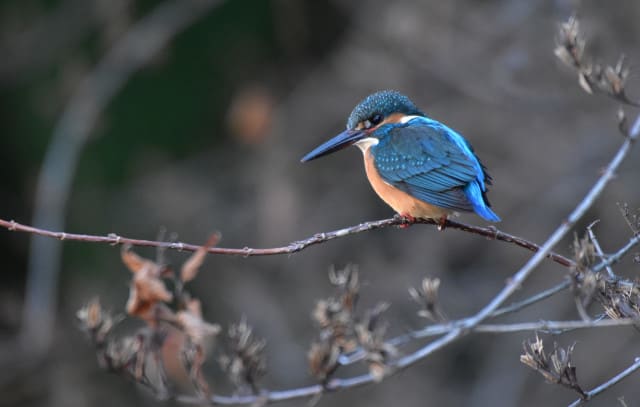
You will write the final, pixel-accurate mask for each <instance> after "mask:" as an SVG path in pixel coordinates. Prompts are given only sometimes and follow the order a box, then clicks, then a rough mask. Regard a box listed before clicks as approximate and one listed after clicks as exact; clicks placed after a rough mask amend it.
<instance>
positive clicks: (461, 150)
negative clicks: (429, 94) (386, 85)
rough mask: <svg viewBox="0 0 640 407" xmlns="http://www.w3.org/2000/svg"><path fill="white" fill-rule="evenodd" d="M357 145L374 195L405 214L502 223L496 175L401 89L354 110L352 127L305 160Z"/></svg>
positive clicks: (371, 98)
mask: <svg viewBox="0 0 640 407" xmlns="http://www.w3.org/2000/svg"><path fill="white" fill-rule="evenodd" d="M352 144H355V145H356V146H358V147H359V148H360V150H362V153H363V155H364V163H365V170H366V173H367V178H368V179H369V182H370V183H371V186H372V187H373V189H374V191H375V192H376V193H377V194H378V196H380V198H382V200H383V201H384V202H386V203H387V204H388V205H389V206H391V207H392V208H393V209H394V210H395V211H396V212H397V213H398V214H400V216H402V217H404V218H406V219H407V220H409V221H414V220H415V218H426V219H436V220H439V221H440V226H441V227H442V226H444V223H445V222H446V219H447V216H448V215H450V214H452V213H456V212H458V211H462V212H475V213H476V214H478V215H479V216H481V217H482V218H484V219H486V220H488V221H491V222H499V221H500V218H499V217H498V215H496V214H495V213H494V212H493V211H492V210H491V208H490V204H489V201H488V200H487V186H488V185H491V176H489V174H487V171H486V168H485V167H484V166H483V165H482V163H481V162H480V160H479V159H478V157H477V156H476V155H475V154H474V152H473V148H471V145H470V144H469V142H468V141H467V140H465V139H464V137H462V136H461V135H460V134H458V133H457V132H456V131H454V130H452V129H450V128H449V127H447V126H445V125H444V124H442V123H440V122H438V121H435V120H432V119H430V118H428V117H427V116H426V115H425V114H424V113H423V112H422V111H421V110H419V109H418V108H417V107H416V105H415V104H413V102H412V101H411V100H409V98H407V97H406V96H404V95H402V94H401V93H399V92H396V91H389V90H385V91H380V92H376V93H373V94H371V95H369V96H367V97H366V98H365V99H364V100H362V101H361V102H360V103H359V104H358V105H357V106H356V107H355V108H354V109H353V111H352V112H351V115H349V119H348V121H347V129H346V130H345V131H343V132H342V133H340V134H338V135H337V136H335V137H334V138H332V139H331V140H329V141H327V142H326V143H324V144H322V145H320V146H319V147H317V148H316V149H314V150H313V151H311V152H310V153H309V154H307V155H305V156H304V157H303V158H302V160H301V161H302V162H307V161H311V160H314V159H316V158H319V157H322V156H324V155H327V154H330V153H333V152H335V151H338V150H341V149H342V148H345V147H347V146H350V145H352Z"/></svg>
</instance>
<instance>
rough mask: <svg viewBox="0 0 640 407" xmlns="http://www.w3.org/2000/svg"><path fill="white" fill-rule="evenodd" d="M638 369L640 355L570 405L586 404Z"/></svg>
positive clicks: (639, 367) (576, 406) (572, 406)
mask: <svg viewBox="0 0 640 407" xmlns="http://www.w3.org/2000/svg"><path fill="white" fill-rule="evenodd" d="M638 369H640V357H639V358H636V359H635V360H634V362H633V364H632V365H631V366H629V367H628V368H626V369H625V370H623V371H622V372H620V373H618V374H617V375H615V376H613V377H612V378H611V379H609V380H607V381H606V382H604V383H602V384H601V385H600V386H598V387H595V388H593V389H592V390H590V391H588V392H586V393H585V397H584V398H579V399H577V400H576V401H574V402H573V403H571V404H569V407H578V406H582V405H585V404H586V403H587V402H589V401H590V400H592V399H593V398H594V397H595V396H597V395H598V394H600V393H602V392H603V391H605V390H607V389H608V388H610V387H612V386H613V385H615V384H617V383H618V382H620V381H622V380H623V379H625V378H626V377H627V376H629V375H631V374H632V373H633V372H635V371H636V370H638Z"/></svg>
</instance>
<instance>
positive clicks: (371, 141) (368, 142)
mask: <svg viewBox="0 0 640 407" xmlns="http://www.w3.org/2000/svg"><path fill="white" fill-rule="evenodd" d="M379 142H380V140H378V139H377V138H375V137H367V138H363V139H362V140H358V141H357V142H355V143H354V144H355V145H356V146H358V148H359V149H360V151H362V153H363V154H364V153H366V152H367V150H368V149H369V148H370V147H371V146H375V145H376V144H378V143H379Z"/></svg>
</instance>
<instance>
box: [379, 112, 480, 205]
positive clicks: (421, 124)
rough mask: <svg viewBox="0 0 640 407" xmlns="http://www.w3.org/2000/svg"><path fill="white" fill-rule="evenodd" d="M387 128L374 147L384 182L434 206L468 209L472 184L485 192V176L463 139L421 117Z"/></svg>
mask: <svg viewBox="0 0 640 407" xmlns="http://www.w3.org/2000/svg"><path fill="white" fill-rule="evenodd" d="M388 126H389V127H388V128H386V129H380V130H381V131H383V132H384V136H382V137H380V141H379V143H378V145H376V146H374V147H373V148H374V149H375V150H374V157H375V160H374V162H375V166H376V169H377V170H378V172H379V173H380V176H381V177H382V179H383V180H384V181H385V182H387V183H388V184H391V185H392V186H394V187H396V188H398V189H400V190H402V191H404V192H407V193H408V194H410V195H412V196H414V197H416V198H418V199H420V200H423V201H425V202H428V203H430V204H433V205H437V206H440V207H444V208H448V209H452V210H463V211H471V210H473V206H472V204H471V202H470V201H469V197H468V196H467V195H466V194H465V191H464V188H465V187H466V186H467V185H469V184H470V183H472V182H477V183H478V185H479V186H480V189H481V191H485V185H484V183H485V173H484V169H483V167H482V165H481V164H480V162H479V161H478V159H477V158H476V156H475V155H474V154H473V150H471V147H470V146H469V144H468V143H467V142H466V140H465V139H464V138H462V136H460V135H459V134H458V133H456V132H454V131H453V130H451V129H449V128H448V127H446V126H444V125H442V124H440V123H438V122H435V121H432V120H430V119H423V118H418V119H413V120H411V121H410V122H408V123H405V124H394V125H388ZM486 180H487V181H489V179H488V178H487V179H486Z"/></svg>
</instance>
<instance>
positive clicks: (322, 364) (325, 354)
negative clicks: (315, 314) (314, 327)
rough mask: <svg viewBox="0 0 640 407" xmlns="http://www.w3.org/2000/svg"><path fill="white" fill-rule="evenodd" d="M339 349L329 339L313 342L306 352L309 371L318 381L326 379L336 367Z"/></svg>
mask: <svg viewBox="0 0 640 407" xmlns="http://www.w3.org/2000/svg"><path fill="white" fill-rule="evenodd" d="M340 353H341V352H340V349H339V347H338V346H337V345H335V344H333V343H331V341H329V340H321V341H319V342H314V343H313V344H312V345H311V349H309V352H308V353H307V360H308V362H309V371H310V372H311V374H312V375H313V376H314V377H315V378H316V379H318V380H320V381H325V380H327V379H328V378H329V377H330V376H331V374H332V373H333V372H334V371H335V370H336V368H337V367H338V358H339V357H340Z"/></svg>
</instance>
